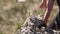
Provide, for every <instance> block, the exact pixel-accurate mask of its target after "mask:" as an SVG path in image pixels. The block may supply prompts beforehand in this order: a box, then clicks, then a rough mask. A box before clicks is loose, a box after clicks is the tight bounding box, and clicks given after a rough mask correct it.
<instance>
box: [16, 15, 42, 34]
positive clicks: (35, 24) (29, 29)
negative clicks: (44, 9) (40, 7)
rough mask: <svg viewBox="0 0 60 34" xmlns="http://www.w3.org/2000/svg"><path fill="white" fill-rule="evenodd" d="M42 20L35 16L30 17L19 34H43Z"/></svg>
mask: <svg viewBox="0 0 60 34" xmlns="http://www.w3.org/2000/svg"><path fill="white" fill-rule="evenodd" d="M40 18H41V17H40ZM41 19H42V18H41ZM41 19H38V18H37V16H35V15H33V16H30V17H29V18H27V19H26V21H25V22H24V24H23V25H22V27H21V28H20V29H19V30H18V33H17V34H41V32H40V31H41V30H40V28H41V26H43V21H42V20H41Z"/></svg>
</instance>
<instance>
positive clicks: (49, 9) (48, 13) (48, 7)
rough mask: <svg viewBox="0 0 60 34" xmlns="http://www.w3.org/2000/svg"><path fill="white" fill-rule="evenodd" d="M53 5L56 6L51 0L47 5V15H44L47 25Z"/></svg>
mask: <svg viewBox="0 0 60 34" xmlns="http://www.w3.org/2000/svg"><path fill="white" fill-rule="evenodd" d="M53 4H54V0H49V1H48V3H47V8H46V13H45V14H44V17H43V20H44V22H45V23H47V21H48V18H49V16H50V13H51V10H52V7H53Z"/></svg>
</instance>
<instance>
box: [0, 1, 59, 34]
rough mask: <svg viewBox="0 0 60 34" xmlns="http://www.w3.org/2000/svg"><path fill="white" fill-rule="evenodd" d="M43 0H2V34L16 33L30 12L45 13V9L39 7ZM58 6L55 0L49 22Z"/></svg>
mask: <svg viewBox="0 0 60 34" xmlns="http://www.w3.org/2000/svg"><path fill="white" fill-rule="evenodd" d="M40 2H41V0H37V1H36V0H24V1H21V2H20V1H19V0H0V34H16V32H17V30H18V29H20V27H21V25H22V24H23V23H24V21H25V20H26V18H28V17H29V16H30V14H35V15H39V14H41V15H43V14H44V13H45V9H39V5H40ZM57 12H58V6H57V3H56V1H55V3H54V7H53V9H52V12H51V14H50V17H49V20H48V23H50V22H51V21H52V19H53V18H54V17H55V16H56V14H57Z"/></svg>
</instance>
